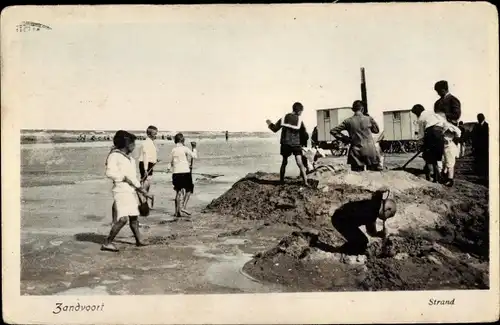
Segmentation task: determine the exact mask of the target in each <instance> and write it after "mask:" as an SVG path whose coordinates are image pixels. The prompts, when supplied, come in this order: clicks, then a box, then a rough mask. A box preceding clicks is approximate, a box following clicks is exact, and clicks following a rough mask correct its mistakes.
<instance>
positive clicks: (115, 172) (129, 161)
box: [101, 130, 149, 252]
mask: <svg viewBox="0 0 500 325" xmlns="http://www.w3.org/2000/svg"><path fill="white" fill-rule="evenodd" d="M135 140H136V137H135V135H133V134H131V133H129V132H127V131H122V130H120V131H118V132H116V134H115V136H114V138H113V144H114V149H113V150H112V151H111V152H110V154H109V156H108V158H107V162H106V176H107V177H108V178H110V179H111V180H112V181H113V189H112V193H113V199H114V201H115V204H116V213H117V217H118V218H119V219H118V221H117V222H116V223H114V224H113V226H112V227H111V231H110V233H109V236H108V237H107V238H106V241H105V242H104V243H103V245H102V247H101V250H107V251H112V252H118V248H117V247H116V246H115V245H114V244H113V240H114V238H115V237H116V235H118V233H119V232H120V230H121V229H122V228H123V226H125V225H126V224H127V221H130V229H131V230H132V233H133V234H134V237H135V242H136V246H145V244H144V243H143V242H142V241H141V238H140V232H139V221H138V217H139V207H138V206H139V200H138V193H137V192H139V193H141V194H142V195H144V196H145V197H149V196H148V194H147V192H146V191H145V190H144V189H143V188H142V187H141V183H140V182H139V180H138V179H137V176H136V166H135V160H134V158H132V157H131V156H130V154H131V153H132V152H133V151H134V149H135ZM127 219H128V220H127Z"/></svg>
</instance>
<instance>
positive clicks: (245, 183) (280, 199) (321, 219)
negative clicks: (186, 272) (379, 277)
mask: <svg viewBox="0 0 500 325" xmlns="http://www.w3.org/2000/svg"><path fill="white" fill-rule="evenodd" d="M277 178H278V176H277V175H275V174H266V173H256V174H249V175H247V176H246V177H245V178H243V179H241V180H240V181H238V182H237V183H235V184H234V185H233V187H232V188H231V189H230V190H229V191H227V192H226V193H224V194H223V195H222V196H221V197H219V198H217V199H215V200H214V201H213V202H212V203H210V204H209V205H208V206H207V208H206V211H210V212H217V213H221V214H224V215H231V216H234V217H236V218H241V219H253V220H265V221H269V222H272V223H277V222H278V223H285V224H289V225H296V226H297V225H298V226H300V227H304V226H306V227H308V226H313V227H314V226H330V227H331V216H332V215H333V213H334V211H335V210H336V209H337V208H339V207H340V206H342V205H343V204H345V203H348V202H351V201H358V200H366V199H370V198H371V195H372V193H373V192H374V191H375V190H377V189H379V188H381V187H387V188H389V189H390V190H391V193H392V194H391V195H392V197H393V198H394V199H396V201H397V204H398V214H397V217H396V218H394V219H393V220H391V222H389V223H387V227H388V230H389V232H393V233H394V232H398V231H401V230H406V229H412V228H417V229H424V228H429V227H433V226H434V225H435V224H436V223H437V222H438V221H439V219H440V214H439V212H441V211H439V209H440V208H442V207H443V206H444V207H446V206H447V205H446V203H447V202H445V201H446V200H443V199H438V197H443V198H444V197H446V191H445V190H444V189H443V188H442V187H441V186H439V185H436V184H432V183H429V182H427V181H425V180H423V179H421V178H418V177H416V176H413V175H412V174H410V173H406V172H404V171H386V172H365V173H356V172H351V171H348V170H346V169H345V168H344V167H343V166H342V165H337V166H334V168H330V169H327V168H323V169H321V168H320V169H318V171H317V172H316V173H314V174H313V175H311V178H312V179H314V180H316V183H317V184H318V185H317V188H306V187H304V186H302V185H301V183H300V182H299V181H289V182H287V183H286V184H285V185H278V184H277ZM409 190H413V191H418V192H419V193H410V192H408V191H409ZM406 192H408V193H409V194H407V195H404V194H405V193H406ZM427 194H430V195H427ZM413 195H415V196H417V197H418V196H420V198H419V199H420V201H419V200H418V199H415V198H414V197H413ZM433 200H437V201H436V202H434V203H438V204H434V203H432V202H431V201H433ZM428 204H434V205H435V206H436V207H435V208H433V209H431V208H429V206H428Z"/></svg>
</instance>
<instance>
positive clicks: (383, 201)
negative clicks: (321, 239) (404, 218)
mask: <svg viewBox="0 0 500 325" xmlns="http://www.w3.org/2000/svg"><path fill="white" fill-rule="evenodd" d="M388 196H389V190H388V189H386V188H382V189H379V190H378V191H376V192H375V193H374V194H373V195H372V198H371V199H368V200H361V201H354V202H349V203H347V204H344V205H343V206H342V207H340V208H339V209H337V210H336V211H335V213H334V214H333V216H332V224H333V226H334V227H335V229H337V231H338V232H339V233H340V234H341V235H342V236H344V238H345V239H346V240H347V242H346V243H345V244H344V245H343V246H342V247H341V251H342V253H345V254H348V255H362V254H365V252H366V249H367V248H368V238H367V237H366V236H365V234H363V232H362V231H361V229H359V227H361V226H365V227H366V231H367V233H368V234H369V235H370V236H372V237H381V238H385V237H387V230H386V228H385V222H386V220H387V219H389V218H392V217H394V215H395V214H396V202H394V200H391V199H388ZM377 219H381V220H383V222H384V224H383V228H382V230H381V231H377Z"/></svg>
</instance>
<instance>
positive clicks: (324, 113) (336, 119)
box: [316, 107, 353, 142]
mask: <svg viewBox="0 0 500 325" xmlns="http://www.w3.org/2000/svg"><path fill="white" fill-rule="evenodd" d="M352 114H353V113H352V109H351V108H350V107H338V108H324V109H319V110H317V111H316V118H317V127H318V142H330V141H335V140H336V139H335V138H334V137H333V136H332V135H331V134H330V130H331V129H333V128H334V127H336V126H337V125H339V124H340V123H342V122H343V121H344V120H345V119H347V118H348V117H351V116H352Z"/></svg>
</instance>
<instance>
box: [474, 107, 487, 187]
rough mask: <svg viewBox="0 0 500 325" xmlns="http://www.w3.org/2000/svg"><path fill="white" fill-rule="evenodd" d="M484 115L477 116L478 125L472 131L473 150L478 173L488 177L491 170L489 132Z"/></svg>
mask: <svg viewBox="0 0 500 325" xmlns="http://www.w3.org/2000/svg"><path fill="white" fill-rule="evenodd" d="M488 128H489V127H488V123H487V122H486V120H485V117H484V114H482V113H480V114H478V115H477V124H476V125H474V129H473V130H472V149H473V154H474V163H475V166H476V172H477V173H478V174H479V175H482V176H486V177H487V176H488V168H489V154H488V152H489V137H488V136H489V130H488Z"/></svg>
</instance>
